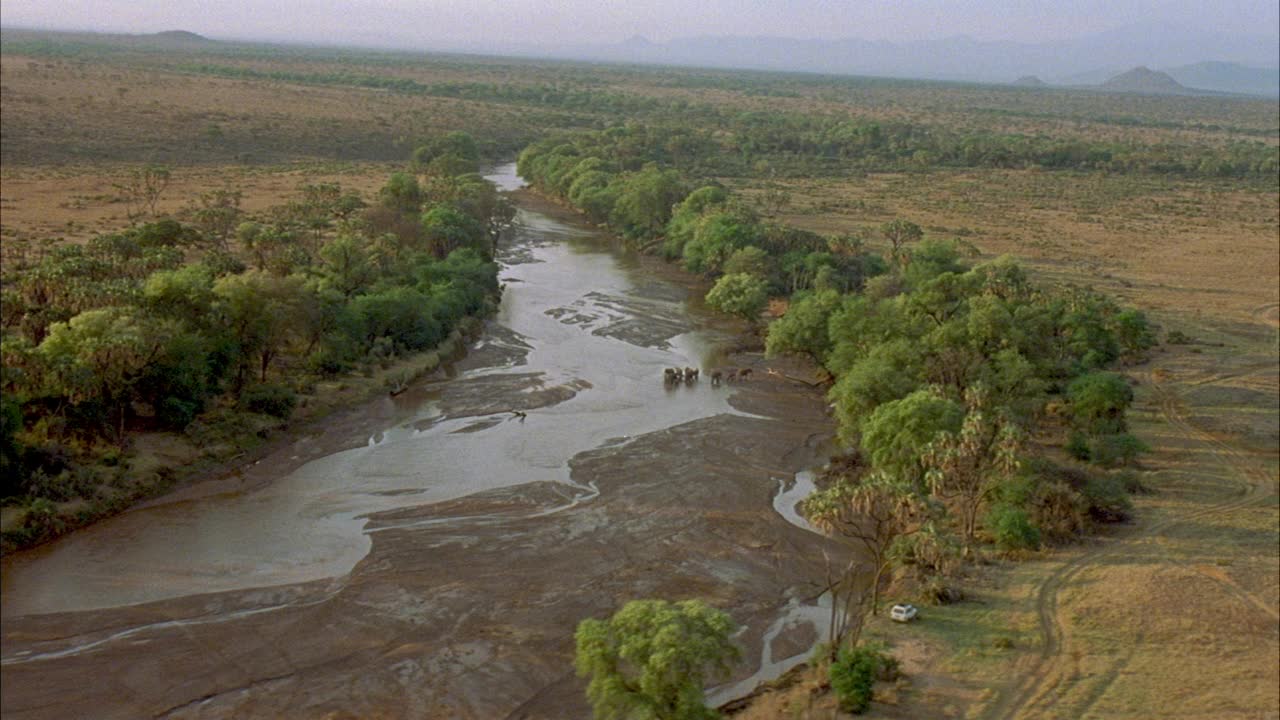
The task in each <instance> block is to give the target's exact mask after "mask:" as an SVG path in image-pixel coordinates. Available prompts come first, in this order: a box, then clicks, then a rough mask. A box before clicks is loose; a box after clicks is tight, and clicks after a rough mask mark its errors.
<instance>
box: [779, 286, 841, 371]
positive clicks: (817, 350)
mask: <svg viewBox="0 0 1280 720" xmlns="http://www.w3.org/2000/svg"><path fill="white" fill-rule="evenodd" d="M842 300H843V298H842V297H841V296H840V293H839V292H837V291H835V290H823V291H820V292H815V293H807V294H804V295H802V296H801V295H797V296H793V297H792V299H791V304H790V306H789V307H788V308H787V314H786V315H783V316H782V317H781V318H778V319H777V320H775V321H773V322H772V323H771V324H770V325H769V334H768V337H767V339H766V341H765V351H766V352H767V353H768V354H769V356H770V357H773V356H777V355H781V354H783V353H807V354H808V355H809V356H811V357H812V358H813V359H814V360H816V361H818V362H823V361H825V359H826V356H827V353H828V352H829V351H830V349H831V338H830V336H829V335H828V333H827V327H828V324H829V322H830V319H831V314H832V313H834V312H835V311H836V310H837V309H838V308H839V307H840V303H841V301H842Z"/></svg>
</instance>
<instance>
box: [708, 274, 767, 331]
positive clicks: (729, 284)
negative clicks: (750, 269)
mask: <svg viewBox="0 0 1280 720" xmlns="http://www.w3.org/2000/svg"><path fill="white" fill-rule="evenodd" d="M768 302H769V289H768V286H767V285H766V284H765V281H764V280H762V279H761V278H759V277H756V276H754V275H747V274H745V273H736V274H733V275H725V276H724V277H721V278H720V279H719V280H717V281H716V284H715V285H714V286H712V288H711V290H709V291H708V292H707V304H708V305H710V306H711V307H713V308H715V309H717V310H719V311H721V312H727V313H729V314H731V315H737V316H738V317H740V318H742V319H744V320H746V321H748V322H750V323H753V324H754V323H755V322H756V321H757V320H758V319H759V317H760V313H761V311H763V310H764V308H765V305H766V304H768Z"/></svg>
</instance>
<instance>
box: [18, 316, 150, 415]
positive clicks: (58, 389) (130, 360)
mask: <svg viewBox="0 0 1280 720" xmlns="http://www.w3.org/2000/svg"><path fill="white" fill-rule="evenodd" d="M173 332H174V327H173V325H172V323H154V322H147V321H146V320H144V319H141V318H139V317H138V315H137V313H136V311H135V310H134V309H133V308H127V307H119V306H117V307H107V308H101V309H98V310H88V311H86V312H83V313H80V314H79V315H76V316H75V317H73V318H71V319H70V320H69V321H67V322H65V323H54V324H53V325H52V326H50V328H49V335H48V337H46V338H45V339H44V341H43V342H41V343H40V346H39V347H38V348H37V350H38V352H39V354H40V356H41V357H42V358H43V359H44V361H45V363H46V364H47V367H48V370H49V372H48V373H47V375H46V378H47V380H48V381H49V382H50V383H51V384H50V387H49V388H48V391H49V392H50V393H51V394H53V395H55V396H65V397H66V398H67V400H68V401H70V402H71V403H72V404H81V403H100V404H101V405H102V407H103V408H104V409H106V410H108V411H113V410H114V411H118V418H119V425H118V432H119V433H120V435H121V436H122V435H123V432H124V420H125V413H126V410H127V408H128V401H129V400H130V399H131V398H132V390H133V386H134V384H135V383H136V382H137V381H138V379H139V378H140V377H141V376H142V373H143V371H144V370H146V368H147V367H148V365H150V364H151V362H152V361H153V360H154V359H155V357H156V355H157V354H158V353H159V351H160V349H161V347H162V346H163V345H164V343H165V342H166V340H167V338H168V337H169V336H171V335H172V334H173Z"/></svg>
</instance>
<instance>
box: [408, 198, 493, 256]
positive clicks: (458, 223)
mask: <svg viewBox="0 0 1280 720" xmlns="http://www.w3.org/2000/svg"><path fill="white" fill-rule="evenodd" d="M422 233H423V236H424V238H425V239H426V242H427V249H428V250H429V251H430V252H431V253H432V254H433V255H435V256H436V257H438V258H441V259H443V258H445V257H447V256H448V255H449V253H451V252H453V251H454V250H457V249H459V248H464V247H469V248H473V249H476V250H481V251H484V250H487V247H486V242H485V237H486V236H485V231H484V227H483V226H482V225H481V224H480V223H479V222H477V221H476V219H475V218H473V217H471V216H470V215H467V214H466V213H463V212H462V211H460V210H458V209H457V208H454V207H453V206H450V205H437V206H435V207H433V208H431V209H430V210H427V211H426V212H425V213H423V214H422Z"/></svg>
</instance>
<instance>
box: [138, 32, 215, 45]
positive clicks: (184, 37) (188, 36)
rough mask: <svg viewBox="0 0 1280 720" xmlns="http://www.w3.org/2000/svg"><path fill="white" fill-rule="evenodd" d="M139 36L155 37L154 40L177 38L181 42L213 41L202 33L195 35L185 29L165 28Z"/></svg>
mask: <svg viewBox="0 0 1280 720" xmlns="http://www.w3.org/2000/svg"><path fill="white" fill-rule="evenodd" d="M141 37H149V38H155V39H156V40H177V41H181V42H205V43H207V42H213V41H212V40H210V39H209V38H207V37H205V36H203V35H197V34H196V33H193V32H188V31H186V30H165V31H164V32H158V33H152V34H150V35H143V36H141Z"/></svg>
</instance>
